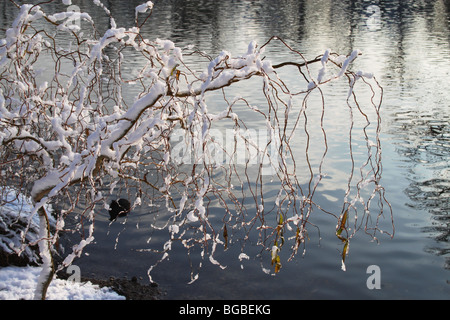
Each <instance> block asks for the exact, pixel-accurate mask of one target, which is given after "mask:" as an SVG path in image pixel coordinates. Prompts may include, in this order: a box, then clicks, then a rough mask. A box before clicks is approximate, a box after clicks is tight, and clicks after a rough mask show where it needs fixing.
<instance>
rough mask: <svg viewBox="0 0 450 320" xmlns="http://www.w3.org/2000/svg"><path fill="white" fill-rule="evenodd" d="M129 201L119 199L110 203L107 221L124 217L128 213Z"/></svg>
mask: <svg viewBox="0 0 450 320" xmlns="http://www.w3.org/2000/svg"><path fill="white" fill-rule="evenodd" d="M130 207H131V204H130V201H128V200H127V199H119V200H113V201H111V204H110V205H109V220H110V221H113V220H116V219H117V217H124V216H126V215H127V214H128V212H130Z"/></svg>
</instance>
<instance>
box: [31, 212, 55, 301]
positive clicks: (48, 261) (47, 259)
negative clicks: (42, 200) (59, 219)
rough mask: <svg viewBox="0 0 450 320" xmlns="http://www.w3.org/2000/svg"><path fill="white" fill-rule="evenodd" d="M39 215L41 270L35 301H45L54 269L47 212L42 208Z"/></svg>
mask: <svg viewBox="0 0 450 320" xmlns="http://www.w3.org/2000/svg"><path fill="white" fill-rule="evenodd" d="M38 214H39V238H40V241H39V254H40V256H41V258H42V270H41V273H40V275H39V278H38V283H37V286H36V291H35V293H34V299H35V300H45V297H46V296H47V289H48V287H49V286H50V283H51V282H52V280H53V276H54V275H55V267H54V264H53V257H52V253H51V247H52V245H51V233H50V225H49V222H48V216H47V212H46V211H45V209H44V208H43V207H41V208H40V209H39V210H38Z"/></svg>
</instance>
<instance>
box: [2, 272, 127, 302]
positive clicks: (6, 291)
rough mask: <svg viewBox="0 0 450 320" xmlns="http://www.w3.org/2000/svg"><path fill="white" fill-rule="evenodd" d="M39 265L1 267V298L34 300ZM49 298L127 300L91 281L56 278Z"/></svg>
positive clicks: (51, 286) (52, 283) (48, 292)
mask: <svg viewBox="0 0 450 320" xmlns="http://www.w3.org/2000/svg"><path fill="white" fill-rule="evenodd" d="M40 271H41V268H39V267H5V268H0V300H21V299H24V300H32V299H33V297H34V291H35V289H36V281H37V279H38V277H39V272H40ZM47 299H48V300H125V297H124V296H121V295H119V294H118V293H116V292H114V291H112V289H110V288H100V287H99V286H98V285H94V284H92V283H91V282H89V281H88V282H74V281H70V280H61V279H54V280H53V281H52V282H51V284H50V287H49V288H48V291H47Z"/></svg>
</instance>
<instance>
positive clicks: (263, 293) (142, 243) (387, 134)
mask: <svg viewBox="0 0 450 320" xmlns="http://www.w3.org/2000/svg"><path fill="white" fill-rule="evenodd" d="M7 2H8V1H3V2H2V6H4V7H3V10H2V11H3V13H2V14H1V17H0V26H1V28H5V27H6V26H7V25H9V24H11V22H12V17H11V16H9V14H6V12H10V11H9V10H11V8H10V6H9V5H7V4H6V3H7ZM72 2H73V3H76V4H78V5H80V7H81V9H82V10H87V11H88V12H90V14H91V15H93V16H95V14H96V13H97V14H98V15H99V17H98V19H100V21H103V22H104V23H105V26H104V28H106V27H107V19H106V18H105V17H104V16H103V15H102V13H101V11H99V10H98V9H97V8H92V5H90V1H75V0H73V1H72ZM141 2H142V1H136V0H134V1H126V2H125V1H115V0H110V1H107V2H106V3H107V5H108V6H109V8H110V10H111V13H112V15H113V16H114V17H115V18H116V20H117V24H118V25H119V26H122V25H123V26H131V25H132V24H133V21H134V7H135V6H136V5H138V4H140V3H141ZM154 2H155V7H154V13H153V15H152V17H151V19H150V20H149V21H148V22H147V24H146V25H145V27H144V28H143V30H142V32H143V34H144V36H145V37H148V38H150V39H155V38H157V37H158V38H162V39H171V40H172V41H174V42H175V44H176V45H177V46H180V47H183V46H185V45H189V44H194V45H196V46H197V47H198V48H200V49H201V50H203V51H205V52H207V53H208V54H210V55H211V56H214V55H217V54H219V53H220V52H221V51H222V50H223V49H226V50H227V51H230V52H231V53H233V54H235V55H239V54H242V53H245V52H246V51H247V46H248V44H249V42H250V41H252V40H256V41H257V42H258V43H260V44H261V43H264V42H266V41H267V40H268V39H269V38H270V37H272V36H274V35H276V36H279V37H281V38H283V39H284V40H285V41H286V42H287V43H289V45H291V46H292V47H294V48H295V49H297V50H299V51H301V52H302V53H303V54H304V55H305V56H306V57H308V58H314V57H316V56H318V55H320V54H322V53H323V52H324V51H325V49H327V48H331V49H332V50H333V51H335V52H339V53H341V54H349V53H350V52H351V51H352V50H354V49H360V50H362V52H363V55H362V56H361V57H359V58H358V59H357V60H356V61H355V66H354V69H355V70H359V69H362V70H365V71H369V72H373V73H374V74H375V76H376V78H377V79H378V81H379V83H380V84H381V86H382V87H383V89H384V97H383V103H382V106H381V118H382V128H381V130H382V131H381V146H382V164H383V172H382V181H381V183H382V184H383V186H384V187H385V189H386V197H387V199H388V200H389V202H390V204H391V205H392V210H393V215H394V222H395V236H394V238H393V239H390V237H388V236H379V240H380V243H379V244H377V243H374V242H371V241H370V240H371V239H370V238H369V237H367V236H365V235H364V234H363V233H362V234H361V235H358V236H357V237H355V238H354V239H353V240H352V243H351V249H350V255H349V257H348V260H347V261H346V262H347V263H346V266H347V271H346V272H343V271H342V270H341V261H340V255H339V250H341V249H342V248H341V245H340V243H339V241H337V239H336V237H335V235H334V231H335V229H334V228H335V224H336V222H335V221H333V220H329V219H327V217H326V215H322V216H320V215H318V216H317V217H314V218H313V221H314V223H315V224H316V225H318V226H319V227H320V230H321V234H320V236H321V240H320V241H319V239H318V235H317V234H314V231H312V234H311V239H310V241H309V242H308V243H307V247H306V249H307V250H306V254H305V255H304V257H302V256H301V255H299V256H298V257H296V258H295V259H294V260H293V261H291V262H287V261H283V268H282V269H281V272H280V273H278V274H277V275H276V276H273V275H268V274H266V273H264V272H263V271H262V266H263V267H266V268H267V267H270V261H267V259H266V260H264V259H263V258H259V257H258V255H257V253H258V252H259V251H258V250H260V249H258V247H257V246H256V245H255V244H252V243H249V244H246V246H245V249H246V253H247V254H248V255H249V256H250V257H251V258H250V259H249V260H243V261H239V259H238V258H237V257H238V255H239V253H240V250H241V246H240V244H239V243H235V244H234V245H232V246H230V248H229V249H228V250H227V251H224V252H222V251H221V250H218V251H217V253H216V255H215V258H216V259H217V260H218V261H220V262H221V263H222V264H224V265H226V266H227V268H226V269H224V270H222V269H220V268H219V267H217V266H215V265H212V264H211V263H209V261H207V259H205V261H204V263H203V266H202V268H201V269H200V270H199V279H198V280H197V281H195V282H194V283H192V284H188V282H189V281H190V264H191V263H192V264H193V265H195V264H196V263H198V261H196V259H197V260H198V252H191V256H190V258H189V257H188V256H187V255H186V250H185V249H183V248H181V246H180V248H178V247H176V245H174V247H173V248H172V252H171V256H170V259H169V260H168V261H164V262H163V263H161V264H159V265H158V266H157V267H156V268H155V269H154V270H153V271H152V274H151V275H152V278H153V280H155V281H156V282H158V283H159V284H160V286H161V288H162V289H163V290H166V291H167V295H166V296H165V298H167V299H352V298H355V299H365V298H368V299H405V298H406V299H449V298H450V244H449V234H450V217H449V211H450V210H449V209H450V206H449V203H450V201H449V196H450V192H449V189H450V177H449V171H450V170H449V155H450V152H449V150H450V126H449V120H450V112H449V110H450V104H449V98H450V93H449V92H450V91H449V89H450V85H449V81H448V79H449V76H450V6H449V4H448V3H447V2H446V1H407V2H406V1H391V2H382V3H381V4H380V3H378V2H375V1H374V2H371V1H350V0H343V1H339V2H336V1H331V0H328V1H326V0H323V1H288V0H286V1H265V0H261V1H220V2H218V1H181V0H180V1H175V0H174V1H154ZM58 8H59V9H60V10H61V9H64V6H63V5H62V4H60V5H59V6H58ZM91 12H93V13H91ZM94 19H95V18H94ZM269 53H270V54H272V55H273V56H271V57H276V60H277V61H283V56H282V55H283V54H284V53H283V52H276V51H274V52H269ZM269 53H268V56H269ZM133 63H134V62H133V61H131V62H130V64H129V68H130V72H132V70H133ZM136 63H138V62H136ZM241 89H242V90H244V91H245V92H246V93H247V97H249V99H251V98H253V99H255V100H257V99H258V95H260V89H259V87H258V89H257V90H255V91H254V93H253V91H252V88H251V87H245V88H241ZM328 94H330V95H331V96H330V95H328V96H327V101H330V105H333V103H334V102H333V101H334V100H333V92H330V93H328ZM252 95H253V96H252ZM335 98H336V100H337V99H339V98H338V97H337V94H336V97H335ZM209 103H210V105H211V107H213V102H209ZM339 119H340V115H339V114H336V126H338V122H339ZM258 125H259V124H258V123H257V121H256V123H255V126H258ZM330 130H333V128H331V129H330ZM335 130H338V129H335ZM354 138H355V137H354ZM332 145H336V148H339V141H330V146H332ZM336 157H339V156H336ZM338 160H340V159H339V158H337V159H336V163H338V162H339V161H338ZM330 170H331V167H330ZM337 171H339V170H337ZM340 192H341V190H332V189H331V190H323V193H322V195H318V196H317V197H318V199H320V203H321V205H323V206H326V207H330V208H332V207H333V205H337V206H341V205H340V204H336V203H337V202H336V199H338V198H339V197H341V196H342V194H341V193H340ZM316 201H319V200H317V199H316ZM212 211H214V210H212ZM164 214H165V213H164V212H159V211H158V210H157V208H154V207H150V208H148V207H146V208H144V209H140V210H136V211H134V212H133V213H132V214H131V215H130V216H129V217H128V219H127V220H126V223H125V224H122V223H120V222H123V221H124V220H120V221H117V222H115V223H113V224H111V225H110V224H109V221H108V219H107V218H108V217H107V212H106V210H105V211H104V212H102V213H100V215H99V217H98V219H97V222H96V231H95V238H96V243H95V244H93V245H91V246H89V247H88V248H87V249H86V253H88V255H84V256H83V257H82V258H81V259H79V260H76V261H75V264H77V265H79V266H80V268H81V271H82V273H83V275H85V276H91V275H92V274H95V275H97V276H104V277H109V276H115V277H123V276H128V277H130V278H131V277H132V276H138V277H142V279H143V280H142V282H143V283H146V281H148V280H147V279H148V278H147V270H148V268H149V266H150V265H152V264H153V263H155V261H156V260H157V259H158V257H159V256H157V255H155V254H153V253H152V252H148V251H146V249H147V248H149V247H152V248H158V249H159V248H161V247H162V245H163V244H164V242H165V241H166V240H167V237H168V234H167V231H166V232H159V231H157V230H152V229H151V228H150V224H151V223H154V222H155V221H156V220H157V219H158V216H162V215H164ZM210 214H211V216H214V212H210ZM387 218H388V217H387ZM149 239H150V242H148V240H149ZM116 240H118V241H116ZM149 243H151V246H150V245H149ZM141 249H144V250H141ZM190 259H191V260H190ZM370 265H377V266H379V268H380V272H381V289H378V290H377V289H374V290H369V289H368V288H367V285H366V281H367V279H368V277H369V276H370V274H368V273H367V268H368V267H369V266H370ZM197 271H198V270H196V271H195V272H197Z"/></svg>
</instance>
